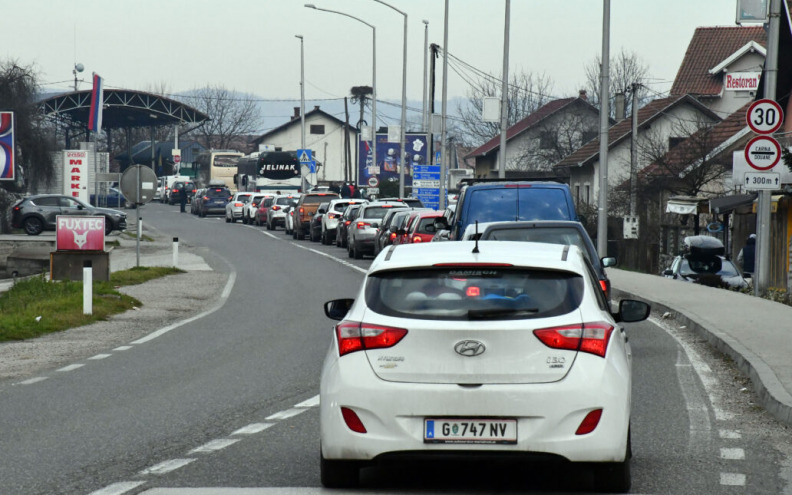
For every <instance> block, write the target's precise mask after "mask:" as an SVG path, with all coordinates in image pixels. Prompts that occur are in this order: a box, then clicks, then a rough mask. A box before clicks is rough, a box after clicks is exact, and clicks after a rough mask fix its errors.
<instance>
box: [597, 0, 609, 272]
mask: <svg viewBox="0 0 792 495" xmlns="http://www.w3.org/2000/svg"><path fill="white" fill-rule="evenodd" d="M602 3H603V6H602V66H601V67H600V136H599V138H600V143H599V194H598V195H597V253H599V255H600V257H604V256H607V255H608V127H609V125H610V121H609V119H608V116H609V115H610V110H609V108H608V103H609V100H608V98H609V97H610V74H609V72H610V0H603V2H602Z"/></svg>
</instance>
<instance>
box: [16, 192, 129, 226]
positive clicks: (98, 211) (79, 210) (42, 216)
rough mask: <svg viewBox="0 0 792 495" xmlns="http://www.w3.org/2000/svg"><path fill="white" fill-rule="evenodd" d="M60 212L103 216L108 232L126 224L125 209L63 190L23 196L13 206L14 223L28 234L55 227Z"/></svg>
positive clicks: (62, 213) (63, 213)
mask: <svg viewBox="0 0 792 495" xmlns="http://www.w3.org/2000/svg"><path fill="white" fill-rule="evenodd" d="M58 215H84V216H89V215H93V216H103V217H105V235H108V234H110V232H112V231H114V230H118V231H121V230H125V229H126V227H127V225H126V217H127V216H126V213H124V212H123V211H119V210H112V209H110V208H97V207H95V206H91V205H89V204H88V203H85V202H83V201H81V200H79V199H77V198H73V197H71V196H65V195H62V194H38V195H35V196H28V197H27V198H23V199H21V200H20V201H18V202H17V203H16V204H15V205H14V206H12V207H11V226H12V227H13V228H15V229H24V230H25V233H26V234H27V235H39V234H41V233H42V232H43V231H45V230H55V225H56V223H55V221H56V218H57V216H58Z"/></svg>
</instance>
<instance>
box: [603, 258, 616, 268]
mask: <svg viewBox="0 0 792 495" xmlns="http://www.w3.org/2000/svg"><path fill="white" fill-rule="evenodd" d="M600 262H601V263H602V266H604V267H605V268H607V267H609V266H616V258H614V257H613V256H608V257H606V258H602V259H601V260H600Z"/></svg>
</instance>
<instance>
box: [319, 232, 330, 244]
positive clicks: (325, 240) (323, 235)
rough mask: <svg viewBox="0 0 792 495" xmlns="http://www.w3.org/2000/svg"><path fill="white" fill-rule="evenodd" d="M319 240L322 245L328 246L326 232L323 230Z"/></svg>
mask: <svg viewBox="0 0 792 495" xmlns="http://www.w3.org/2000/svg"><path fill="white" fill-rule="evenodd" d="M319 240H320V241H321V242H322V244H324V245H325V246H327V245H328V244H330V243H329V242H327V231H326V230H323V231H322V236H321V237H320V238H319Z"/></svg>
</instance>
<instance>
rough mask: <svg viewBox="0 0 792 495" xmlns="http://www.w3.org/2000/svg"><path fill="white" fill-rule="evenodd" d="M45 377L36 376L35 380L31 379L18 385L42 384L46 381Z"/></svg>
mask: <svg viewBox="0 0 792 495" xmlns="http://www.w3.org/2000/svg"><path fill="white" fill-rule="evenodd" d="M47 378H49V377H47V376H37V377H36V378H31V379H29V380H25V381H24V382H19V385H32V384H34V383H38V382H43V381H44V380H46V379H47Z"/></svg>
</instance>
